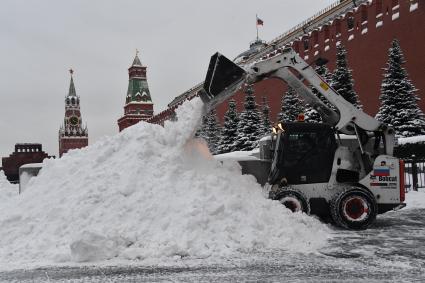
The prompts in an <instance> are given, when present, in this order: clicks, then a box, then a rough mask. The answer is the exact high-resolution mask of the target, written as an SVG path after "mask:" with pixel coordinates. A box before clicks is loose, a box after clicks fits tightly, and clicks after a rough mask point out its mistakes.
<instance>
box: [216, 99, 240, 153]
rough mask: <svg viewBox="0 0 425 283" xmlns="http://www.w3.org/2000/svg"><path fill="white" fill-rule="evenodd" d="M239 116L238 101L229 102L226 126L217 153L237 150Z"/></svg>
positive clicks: (225, 118) (225, 115)
mask: <svg viewBox="0 0 425 283" xmlns="http://www.w3.org/2000/svg"><path fill="white" fill-rule="evenodd" d="M238 122H239V116H238V112H237V109H236V101H235V100H233V99H231V100H229V109H228V110H227V112H226V114H224V124H223V129H222V131H221V137H220V141H219V143H218V147H217V153H226V152H231V151H233V150H234V148H235V142H236V139H237V137H238Z"/></svg>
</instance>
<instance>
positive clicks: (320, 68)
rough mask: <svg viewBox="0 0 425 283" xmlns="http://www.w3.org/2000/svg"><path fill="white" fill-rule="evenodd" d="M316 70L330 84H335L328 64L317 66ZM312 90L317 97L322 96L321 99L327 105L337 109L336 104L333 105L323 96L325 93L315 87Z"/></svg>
mask: <svg viewBox="0 0 425 283" xmlns="http://www.w3.org/2000/svg"><path fill="white" fill-rule="evenodd" d="M315 71H316V73H317V74H319V76H321V77H322V79H323V80H324V81H325V82H326V83H327V84H328V85H329V86H332V85H333V81H332V73H331V72H330V71H329V69H328V67H326V65H321V66H316V68H315ZM312 91H313V93H314V94H316V95H317V97H319V98H320V100H321V101H322V102H323V103H325V105H326V106H328V107H329V108H331V109H333V110H335V111H336V108H335V106H333V105H332V104H331V103H330V102H329V101H328V100H327V99H325V98H324V97H323V95H322V94H321V93H320V92H319V91H318V90H317V89H316V88H314V87H312Z"/></svg>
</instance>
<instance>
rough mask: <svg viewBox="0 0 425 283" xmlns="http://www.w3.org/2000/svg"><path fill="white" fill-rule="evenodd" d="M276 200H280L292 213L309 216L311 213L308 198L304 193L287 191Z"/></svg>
mask: <svg viewBox="0 0 425 283" xmlns="http://www.w3.org/2000/svg"><path fill="white" fill-rule="evenodd" d="M275 200H278V201H279V202H280V203H281V204H283V205H284V206H285V207H286V208H288V209H290V210H291V211H292V212H304V213H307V214H309V213H310V205H309V203H308V201H307V198H306V197H305V196H304V194H303V193H301V192H299V191H297V190H292V189H286V190H284V191H282V192H281V193H279V194H278V195H277V197H276V198H275Z"/></svg>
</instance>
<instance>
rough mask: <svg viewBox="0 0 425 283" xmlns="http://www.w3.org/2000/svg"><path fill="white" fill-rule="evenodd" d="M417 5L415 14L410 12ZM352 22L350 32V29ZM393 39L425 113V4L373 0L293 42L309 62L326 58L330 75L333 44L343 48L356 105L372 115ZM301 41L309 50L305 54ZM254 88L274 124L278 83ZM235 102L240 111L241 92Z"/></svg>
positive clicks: (281, 88)
mask: <svg viewBox="0 0 425 283" xmlns="http://www.w3.org/2000/svg"><path fill="white" fill-rule="evenodd" d="M415 3H417V4H415ZM415 6H417V9H416V10H413V11H411V8H414V7H415ZM350 21H351V22H352V23H353V28H349V26H348V24H349V22H350ZM379 22H381V23H379ZM394 38H397V39H398V40H399V41H400V44H401V48H402V50H403V52H404V55H405V59H406V61H407V63H406V64H405V67H406V69H407V72H408V74H409V76H410V78H411V80H412V81H413V84H414V85H415V86H416V88H417V89H419V91H418V92H417V94H418V96H419V97H420V98H421V101H420V102H419V105H420V107H421V108H422V110H424V111H425V1H422V0H415V1H410V0H400V1H396V0H380V1H379V0H374V1H372V2H371V3H369V4H364V5H361V6H360V7H358V8H356V9H354V10H353V12H349V13H347V14H345V16H343V17H341V18H340V19H336V20H334V21H333V22H332V23H330V24H329V25H324V26H322V27H321V28H320V30H316V31H313V32H312V33H311V34H310V35H309V36H304V37H303V38H302V39H300V40H298V41H294V42H293V43H292V46H293V48H294V49H295V50H296V51H297V52H298V53H299V54H300V55H301V57H302V58H305V59H306V61H308V62H312V61H313V60H315V59H316V58H317V57H319V56H320V57H325V58H327V59H328V60H329V61H330V62H329V63H328V68H329V69H330V70H331V71H333V69H334V67H335V58H336V45H337V43H338V42H340V43H341V44H342V45H344V46H345V47H346V49H347V52H348V63H349V66H350V68H351V69H352V70H353V76H354V80H355V89H356V91H357V93H358V95H359V97H360V101H361V103H362V104H363V106H364V110H365V111H366V112H367V113H369V114H371V115H375V114H376V112H377V111H378V108H379V99H378V98H379V94H380V86H381V81H382V78H383V70H382V68H384V67H386V62H387V56H388V48H390V46H391V41H392V40H393V39H394ZM304 42H305V45H308V48H307V49H305V45H304ZM276 52H278V50H277V51H276ZM254 89H255V95H256V99H257V103H258V104H259V105H261V101H262V96H267V97H268V100H269V105H270V110H271V114H270V115H271V117H270V118H271V119H272V120H273V121H275V120H276V117H277V114H278V113H279V111H280V100H281V97H282V93H283V92H284V91H285V90H286V86H285V85H284V83H282V82H281V81H279V80H277V79H269V80H265V81H262V82H260V83H257V84H256V85H255V86H254ZM233 98H234V99H235V100H236V101H237V104H238V110H239V111H242V110H243V100H244V95H243V93H241V92H238V93H237V94H236V95H235V96H234V97H233ZM226 111H227V102H225V103H223V104H222V105H220V106H219V107H218V108H217V113H218V117H219V118H220V119H222V117H223V115H224V113H225V112H226Z"/></svg>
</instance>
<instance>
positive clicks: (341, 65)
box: [331, 45, 362, 109]
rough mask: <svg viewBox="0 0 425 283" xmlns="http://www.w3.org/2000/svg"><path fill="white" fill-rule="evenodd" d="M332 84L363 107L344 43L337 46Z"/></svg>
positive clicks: (342, 94) (345, 96)
mask: <svg viewBox="0 0 425 283" xmlns="http://www.w3.org/2000/svg"><path fill="white" fill-rule="evenodd" d="M331 86H332V87H333V88H334V89H335V90H336V91H337V92H338V93H339V94H340V95H341V96H342V97H344V98H345V100H347V101H348V102H350V103H351V104H353V105H354V106H356V107H357V108H359V109H362V105H361V104H360V101H359V97H358V96H357V93H356V92H355V90H354V80H353V76H352V74H351V69H350V68H348V62H347V51H346V50H345V48H344V47H343V46H342V45H339V46H338V47H337V53H336V67H335V70H334V72H333V75H332V84H331Z"/></svg>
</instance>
